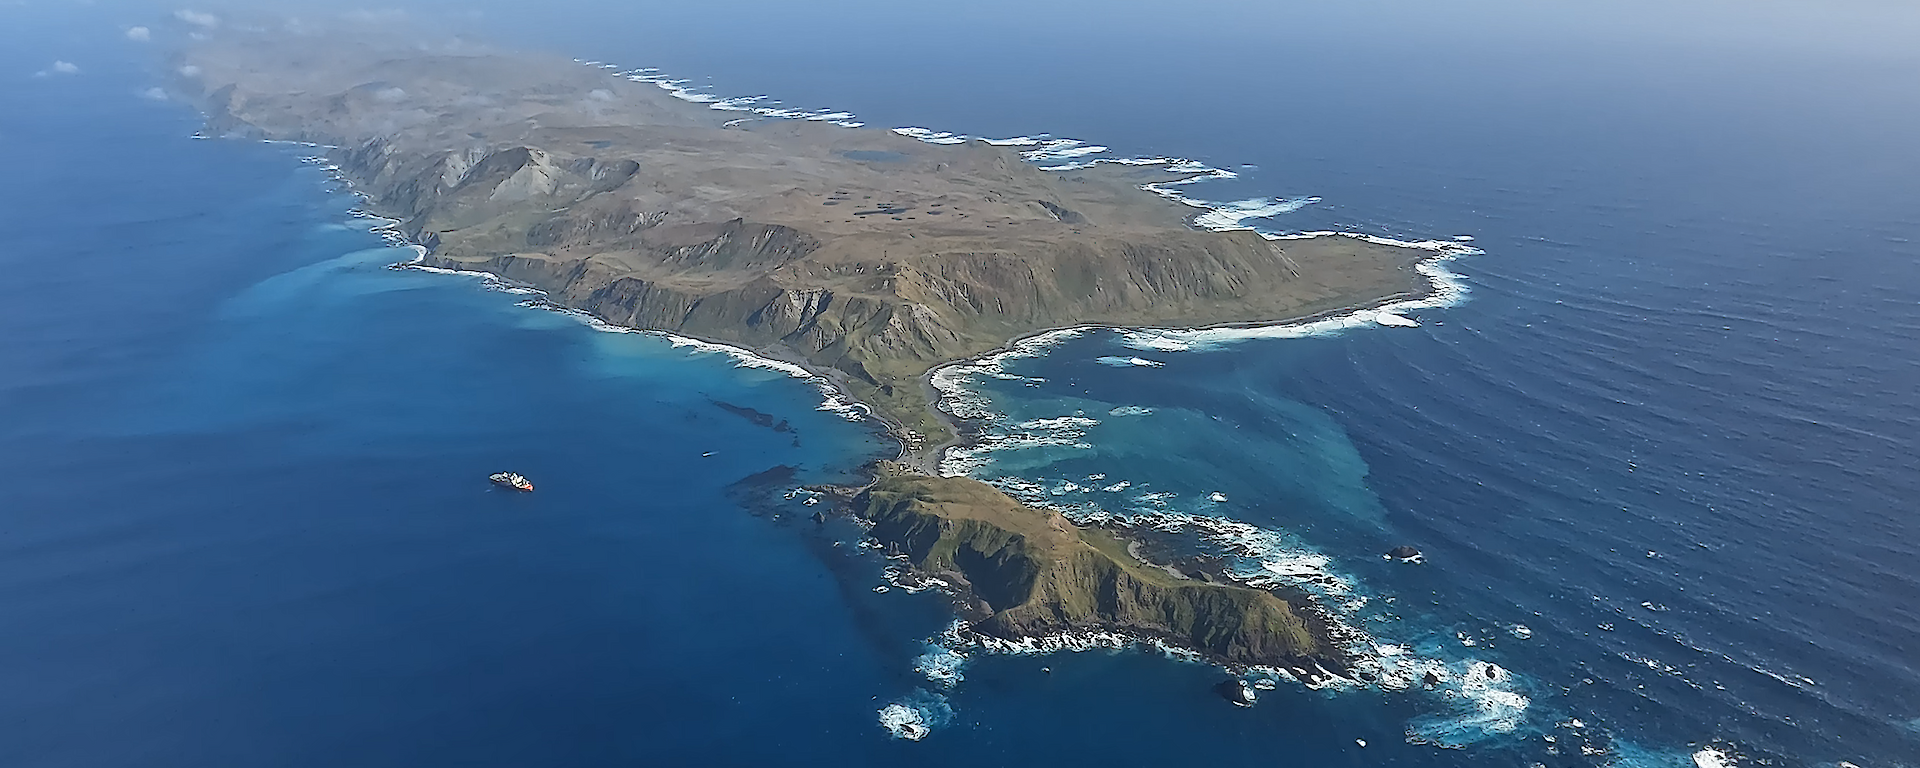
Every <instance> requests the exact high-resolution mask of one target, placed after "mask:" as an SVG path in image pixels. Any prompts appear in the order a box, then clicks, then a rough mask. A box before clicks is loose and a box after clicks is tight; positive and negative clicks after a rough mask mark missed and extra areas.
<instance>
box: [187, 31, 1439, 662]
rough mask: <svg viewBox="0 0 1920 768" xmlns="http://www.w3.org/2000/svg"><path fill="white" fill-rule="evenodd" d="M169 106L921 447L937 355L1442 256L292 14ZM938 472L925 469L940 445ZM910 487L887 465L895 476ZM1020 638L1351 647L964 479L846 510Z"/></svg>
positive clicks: (577, 300) (977, 151) (1304, 295)
mask: <svg viewBox="0 0 1920 768" xmlns="http://www.w3.org/2000/svg"><path fill="white" fill-rule="evenodd" d="M194 38H195V39H194V41H193V42H192V43H191V44H190V45H189V46H188V47H187V48H186V49H185V50H183V51H182V52H181V53H180V54H179V60H178V61H177V62H175V67H176V69H177V72H178V73H179V76H180V77H179V80H178V82H177V83H175V85H174V89H175V92H176V93H177V94H179V95H181V96H183V97H184V98H187V99H188V100H190V101H192V102H194V103H196V104H198V105H200V106H201V107H202V109H203V110H204V111H205V112H206V114H207V116H208V132H209V133H210V134H212V135H221V136H243V137H254V138H264V139H274V140H286V141H298V142H310V143H313V144H316V145H321V146H323V147H326V148H327V149H326V150H325V153H326V156H327V158H328V159H329V160H330V161H331V162H332V163H334V164H335V165H336V166H337V167H338V168H339V169H340V172H341V173H343V174H344V175H345V176H346V177H347V179H348V180H349V181H351V182H352V183H353V185H354V186H355V187H356V188H357V189H358V190H359V191H360V192H361V193H363V194H364V195H366V196H367V198H368V206H369V208H370V209H371V210H372V211H373V212H375V213H379V214H381V215H384V216H388V217H391V218H393V219H395V220H396V221H398V222H399V225H398V227H399V229H400V231H401V232H402V233H404V234H405V235H406V236H407V237H408V238H410V239H411V240H413V241H414V242H416V243H419V244H420V245H422V246H424V247H425V249H426V255H425V257H424V264H426V265H430V266H437V267H444V268H451V269H460V270H473V271H484V272H489V273H493V274H496V275H499V276H501V277H502V278H505V279H508V280H511V281H516V282H520V283H524V284H528V285H531V286H533V287H536V288H539V289H541V290H543V291H545V292H546V294H547V296H548V297H549V299H550V300H551V301H553V302H554V303H556V304H559V305H562V306H565V307H568V308H571V309H575V310H578V311H582V312H586V313H590V314H592V315H593V316H595V317H597V318H599V319H601V320H603V321H605V322H607V323H611V324H614V325H619V326H627V327H632V328H640V329H649V330H659V331H667V332H673V333H680V334H685V335H689V336H694V337H698V338H703V339H710V340H715V341H721V342H727V343H731V344H736V345H740V346H744V347H747V348H751V349H754V350H758V351H760V352H762V353H764V354H767V355H770V356H773V357H779V358H783V359H787V360H792V361H795V362H799V363H801V364H804V365H806V366H807V367H809V368H810V369H811V370H814V371H817V372H820V373H821V374H822V375H823V376H826V377H828V378H829V379H831V380H832V381H833V382H835V383H836V384H837V385H838V386H840V387H842V388H843V389H845V390H846V392H847V394H848V395H850V396H851V397H853V398H855V399H856V400H859V401H861V402H864V403H867V404H868V405H870V406H871V407H872V408H873V409H874V411H875V412H876V415H878V416H879V417H881V418H882V419H883V420H885V421H886V422H888V424H889V426H890V427H892V428H893V429H895V430H896V432H897V433H898V434H899V435H900V437H901V438H902V440H903V442H904V443H905V444H906V445H907V446H909V448H915V447H919V446H922V445H927V444H938V443H939V442H940V441H941V440H943V439H945V438H946V437H947V436H948V434H947V427H946V426H945V425H944V423H943V421H942V420H941V419H940V418H939V414H938V413H936V412H935V411H934V409H933V408H932V407H931V406H932V405H933V403H930V402H929V387H927V386H925V380H926V377H927V375H928V373H929V371H930V370H932V369H933V368H935V367H936V366H939V365H941V364H944V363H947V362H951V361H955V360H962V359H966V358H969V357H973V356H977V355H980V354H983V353H986V352H989V351H992V350H994V349H996V348H999V347H1001V346H1002V345H1004V344H1006V343H1008V342H1009V341H1010V340H1012V339H1016V338H1018V337H1021V336H1024V335H1028V334H1032V333H1035V332H1039V331H1043V330H1046V329H1051V328H1058V327H1066V326H1078V325H1090V324H1108V325H1133V326H1181V327H1195V326H1205V325H1214V324H1229V323H1254V322H1263V321H1282V320H1288V319H1294V318H1299V317H1303V316H1308V315H1313V314H1317V313H1322V312H1329V311H1335V310H1340V309H1345V308H1354V307H1359V306H1363V305H1370V304H1376V303H1380V302H1384V301H1388V300H1391V299H1395V298H1401V297H1406V296H1410V295H1415V294H1420V293H1423V292H1425V291H1427V290H1428V284H1427V281H1426V280H1425V278H1424V277H1422V276H1421V275H1419V274H1418V273H1417V272H1416V271H1415V270H1414V269H1413V266H1414V265H1415V264H1416V263H1417V262H1418V261H1419V260H1421V259H1422V258H1424V257H1427V256H1429V255H1431V254H1428V253H1426V252H1423V251H1418V250H1414V249H1408V248H1400V247H1394V246H1387V245H1379V244H1375V243H1371V242H1367V241H1363V240H1358V239H1354V238H1346V237H1321V238H1313V239H1302V240H1288V241H1281V242H1270V241H1268V240H1265V239H1263V238H1261V237H1259V236H1258V235H1256V234H1254V233H1251V232H1224V233H1222V232H1208V231H1199V230H1196V229H1194V228H1193V227H1191V226H1189V217H1191V216H1192V215H1194V214H1196V213H1199V211H1197V210H1196V209H1194V208H1192V207H1190V206H1186V205H1182V204H1181V203H1179V202H1177V201H1173V200H1169V199H1167V198H1165V197H1162V196H1159V195H1156V194H1153V193H1152V192H1149V191H1146V190H1143V189H1142V188H1141V186H1140V185H1141V183H1142V182H1143V180H1147V179H1146V177H1143V176H1142V175H1141V174H1143V173H1152V174H1155V175H1156V176H1155V177H1154V178H1153V179H1152V180H1159V181H1168V180H1174V179H1177V178H1178V177H1177V176H1171V175H1170V174H1168V173H1167V171H1165V170H1161V169H1154V170H1152V171H1141V170H1139V169H1129V168H1125V167H1118V166H1097V167H1092V168H1082V169H1078V170H1072V171H1046V170H1042V169H1040V168H1037V167H1035V166H1034V165H1033V164H1031V163H1028V162H1025V161H1024V160H1023V159H1022V158H1021V156H1020V155H1019V154H1017V153H1016V152H1015V151H1014V150H1013V149H1009V148H1006V147H1002V146H996V145H992V144H989V143H987V142H981V141H969V142H963V143H957V144H933V143H927V142H923V141H919V140H915V139H913V138H910V137H908V136H903V135H899V134H897V133H895V132H891V131H886V130H877V129H859V128H851V127H845V126H840V125H831V124H827V123H826V122H825V121H815V120H805V119H781V118H779V117H777V116H765V115H758V114H755V113H752V112H742V111H723V110H715V109H712V108H709V106H708V105H705V104H698V103H690V102H688V101H687V100H683V99H680V98H676V97H674V96H673V95H672V94H671V93H669V92H668V91H666V90H663V89H662V88H661V87H658V86H657V85H656V84H653V83H647V82H638V81H636V80H634V79H632V78H629V77H624V76H621V75H619V74H617V73H614V72H611V71H608V70H606V69H604V68H599V67H593V66H587V65H583V64H581V63H578V62H574V61H570V60H567V59H564V58H557V57H548V56H542V55H538V54H529V53H522V52H505V51H499V50H493V49H490V48H485V47H482V46H477V45H474V44H470V43H466V42H460V41H456V40H449V39H446V38H445V37H444V36H431V35H419V34H415V35H408V34H402V33H396V32H391V31H389V32H378V31H372V30H369V29H367V28H365V27H364V26H359V25H349V26H345V27H332V28H329V27H327V26H325V25H322V24H316V23H314V22H312V21H307V22H305V23H302V24H297V25H295V24H285V23H279V24H274V25H254V26H249V25H244V24H228V25H224V26H221V27H220V28H218V29H203V30H199V31H197V32H196V33H195V35H194ZM923 457H924V454H923ZM896 470H897V468H896ZM846 501H848V503H849V506H850V507H851V508H852V511H853V512H855V513H856V514H858V515H860V516H862V517H864V518H865V519H867V520H868V521H870V522H871V523H872V524H873V529H872V532H873V535H874V536H875V538H876V539H878V540H879V541H881V542H883V543H884V544H886V545H889V546H891V547H894V548H895V549H896V550H897V551H900V552H902V553H904V554H906V555H907V556H908V557H909V558H910V559H911V560H912V561H913V562H914V564H915V565H916V566H918V567H919V568H920V569H922V571H923V572H927V573H938V574H944V575H945V576H946V577H950V580H951V581H952V582H955V583H957V584H959V585H961V587H962V592H963V595H964V597H965V599H966V600H968V601H971V602H970V603H969V605H970V606H971V607H972V608H973V609H976V610H974V611H973V613H975V614H977V615H976V616H974V618H975V619H977V621H976V623H975V625H974V626H975V628H976V629H977V630H978V631H980V632H982V633H985V634H989V635H995V636H999V637H1004V638H1020V637H1036V636H1046V635H1052V634H1058V633H1062V632H1075V631H1088V630H1101V631H1121V632H1125V633H1128V634H1131V635H1133V636H1139V637H1149V638H1155V639H1162V640H1165V641H1167V642H1170V643H1173V644H1176V645H1180V646H1183V647H1188V648H1191V649H1194V650H1196V651H1199V652H1201V653H1203V654H1205V655H1207V656H1209V657H1211V658H1213V659H1216V660H1218V661H1221V662H1223V663H1227V664H1283V663H1288V661H1289V660H1296V661H1297V660H1301V659H1335V658H1337V652H1335V651H1334V650H1333V649H1332V648H1331V647H1330V644H1329V643H1328V642H1326V639H1325V637H1324V633H1322V632H1319V631H1316V630H1314V629H1312V624H1311V622H1309V621H1307V620H1305V619H1304V618H1303V611H1302V610H1301V609H1302V608H1303V606H1302V605H1301V604H1299V603H1296V602H1292V601H1290V600H1289V599H1288V598H1284V597H1281V596H1278V595H1276V594H1274V593H1270V592H1267V591H1263V590H1259V589H1253V588H1249V587H1245V586H1239V585H1233V584H1223V583H1210V582H1208V581H1206V580H1196V579H1183V578H1181V577H1180V576H1179V575H1177V574H1174V573H1171V572H1169V571H1166V570H1163V569H1160V568H1158V567H1156V566H1151V565H1148V564H1145V563H1143V562H1141V561H1139V560H1138V559H1137V558H1136V557H1134V556H1133V555H1132V553H1131V552H1129V548H1128V546H1127V545H1126V544H1125V543H1123V542H1121V541H1120V540H1118V539H1116V538H1114V537H1112V536H1111V535H1109V534H1107V533H1106V532H1104V531H1100V530H1091V529H1081V528H1077V527H1075V526H1073V525H1071V524H1070V523H1068V522H1067V521H1066V520H1065V519H1064V518H1062V517H1061V516H1060V515H1058V514H1057V513H1054V512H1051V511H1048V510H1042V509H1035V508H1031V507H1026V506H1022V505H1020V504H1019V503H1017V502H1015V501H1014V500H1012V499H1010V498H1008V497H1007V496H1005V495H1003V494H1001V493H999V492H998V491H995V490H993V489H992V488H990V487H988V486H985V485H982V484H979V483H976V482H973V481H970V480H963V479H942V478H929V477H924V476H918V475H912V474H900V473H898V472H894V473H892V474H891V475H890V476H888V477H884V478H882V479H880V480H878V481H876V482H875V484H873V485H872V486H870V487H867V488H865V489H860V490H858V491H857V495H852V494H849V498H848V499H846Z"/></svg>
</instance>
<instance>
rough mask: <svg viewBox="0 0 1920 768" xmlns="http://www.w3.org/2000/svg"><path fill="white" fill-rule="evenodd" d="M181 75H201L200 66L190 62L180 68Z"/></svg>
mask: <svg viewBox="0 0 1920 768" xmlns="http://www.w3.org/2000/svg"><path fill="white" fill-rule="evenodd" d="M180 76H181V77H199V76H200V68H199V67H196V66H194V65H192V64H188V65H186V66H183V67H181V68H180Z"/></svg>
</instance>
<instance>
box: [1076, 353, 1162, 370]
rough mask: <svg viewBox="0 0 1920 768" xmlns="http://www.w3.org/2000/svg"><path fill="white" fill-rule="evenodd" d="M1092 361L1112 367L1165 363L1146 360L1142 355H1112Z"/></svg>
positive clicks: (1143, 366)
mask: <svg viewBox="0 0 1920 768" xmlns="http://www.w3.org/2000/svg"><path fill="white" fill-rule="evenodd" d="M1094 362H1096V363H1099V364H1101V365H1106V366H1112V367H1114V368H1128V367H1135V368H1164V367H1166V365H1167V364H1166V363H1163V362H1160V361H1158V360H1148V359H1146V358H1143V357H1116V356H1112V355H1109V356H1105V357H1098V358H1094Z"/></svg>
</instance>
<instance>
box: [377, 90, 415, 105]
mask: <svg viewBox="0 0 1920 768" xmlns="http://www.w3.org/2000/svg"><path fill="white" fill-rule="evenodd" d="M406 97H407V91H406V89H404V88H382V89H380V90H377V91H374V92H373V98H375V99H377V100H379V101H384V102H387V103H389V104H391V103H393V102H396V101H399V100H401V99H404V98H406Z"/></svg>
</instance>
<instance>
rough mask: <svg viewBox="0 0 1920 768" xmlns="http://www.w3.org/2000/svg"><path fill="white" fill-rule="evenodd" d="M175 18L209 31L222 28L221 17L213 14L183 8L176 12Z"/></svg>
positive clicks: (174, 13)
mask: <svg viewBox="0 0 1920 768" xmlns="http://www.w3.org/2000/svg"><path fill="white" fill-rule="evenodd" d="M173 17H174V18H176V19H179V20H181V21H184V22H186V23H188V24H192V25H194V26H196V27H206V28H208V29H212V28H214V27H217V26H220V17H218V16H215V15H213V14H211V13H203V12H201V11H196V10H192V9H189V8H182V9H180V10H177V11H174V12H173Z"/></svg>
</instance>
